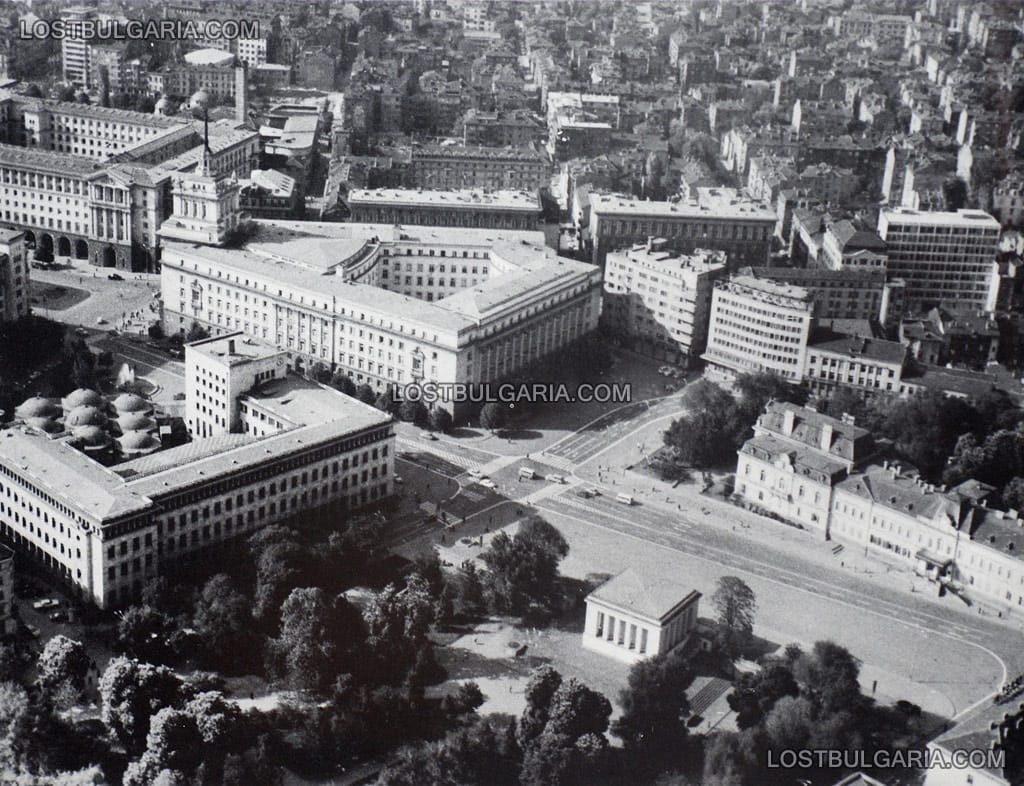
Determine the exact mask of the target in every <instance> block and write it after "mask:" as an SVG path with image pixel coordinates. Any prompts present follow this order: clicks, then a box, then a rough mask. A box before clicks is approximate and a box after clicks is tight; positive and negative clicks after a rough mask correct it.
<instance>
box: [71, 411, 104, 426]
mask: <svg viewBox="0 0 1024 786" xmlns="http://www.w3.org/2000/svg"><path fill="white" fill-rule="evenodd" d="M106 423H107V416H106V415H104V414H103V412H101V411H100V410H99V409H98V408H96V407H75V408H74V409H73V410H71V411H70V412H69V413H68V414H67V415H66V416H65V417H64V425H66V426H67V427H68V428H74V427H75V426H105V425H106Z"/></svg>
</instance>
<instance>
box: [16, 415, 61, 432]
mask: <svg viewBox="0 0 1024 786" xmlns="http://www.w3.org/2000/svg"><path fill="white" fill-rule="evenodd" d="M25 423H26V424H28V425H29V426H31V427H32V428H34V429H38V430H39V431H44V432H46V433H47V434H59V433H60V432H62V431H63V430H64V427H63V426H61V424H60V423H58V422H57V421H56V420H54V419H53V418H26V419H25Z"/></svg>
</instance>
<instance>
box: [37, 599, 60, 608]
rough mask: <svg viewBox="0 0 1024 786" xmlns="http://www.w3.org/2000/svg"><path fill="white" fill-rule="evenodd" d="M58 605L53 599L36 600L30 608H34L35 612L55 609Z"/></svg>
mask: <svg viewBox="0 0 1024 786" xmlns="http://www.w3.org/2000/svg"><path fill="white" fill-rule="evenodd" d="M59 605H60V601H59V600H55V599H54V598H43V599H42V600H37V601H36V602H35V603H33V604H32V608H34V609H35V610H36V611H45V610H46V609H55V608H57V607H58V606H59Z"/></svg>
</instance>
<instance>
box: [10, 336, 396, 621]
mask: <svg viewBox="0 0 1024 786" xmlns="http://www.w3.org/2000/svg"><path fill="white" fill-rule="evenodd" d="M288 366H289V364H288V358H287V356H286V354H285V353H284V352H282V351H281V350H279V349H277V348H276V347H274V346H272V345H270V344H267V343H266V342H264V341H258V340H256V339H254V338H252V337H250V336H247V335H245V334H244V333H232V334H226V335H224V336H221V337H218V338H211V339H207V340H205V341H200V342H197V343H194V344H190V345H188V346H187V347H186V350H185V374H186V420H187V425H188V428H189V431H190V433H191V439H190V440H189V441H187V442H185V443H184V444H181V445H177V446H173V447H170V446H165V444H163V442H164V440H165V439H167V436H166V432H165V431H164V429H162V428H161V425H162V424H164V423H166V422H167V421H166V418H165V417H163V416H162V415H161V413H159V412H158V411H155V410H154V407H153V405H152V404H151V403H150V402H148V401H146V400H145V399H142V398H141V397H139V396H135V395H131V394H121V395H119V396H117V397H105V396H101V395H100V394H98V393H96V392H95V391H90V390H77V391H74V392H73V393H71V394H70V395H68V396H67V397H65V398H64V399H63V400H61V401H56V400H50V399H46V398H41V397H34V398H32V399H29V400H28V401H26V402H24V403H23V404H22V405H21V406H20V407H18V408H17V410H16V412H15V421H14V424H13V425H11V426H9V427H7V428H5V429H3V430H2V431H0V537H2V539H3V541H4V542H6V543H8V544H10V545H11V546H12V547H13V548H14V549H15V550H16V551H18V552H20V553H22V554H24V555H25V556H26V557H28V558H30V559H32V560H33V561H35V562H37V563H39V564H41V565H43V566H44V567H45V568H47V569H48V570H49V571H50V572H52V573H53V574H54V575H56V576H57V577H58V578H60V579H61V580H63V581H64V582H65V583H66V584H67V586H68V587H69V588H70V589H71V590H72V591H73V592H75V593H76V594H78V595H79V596H80V597H82V598H83V599H86V600H90V601H92V602H94V603H96V604H97V605H99V606H101V607H110V606H116V605H122V604H124V603H127V602H128V601H129V600H131V599H132V598H134V597H136V596H137V595H138V593H139V592H140V590H141V589H142V587H143V586H144V584H145V582H146V581H148V580H149V579H152V578H153V577H155V576H157V575H159V574H160V573H161V572H163V571H166V570H167V569H168V568H169V567H171V566H174V565H175V564H176V563H180V562H182V561H189V560H193V559H196V558H197V557H198V556H199V555H200V554H202V553H203V552H204V551H206V550H208V549H210V548H211V547H213V546H216V545H218V544H221V543H224V542H226V541H230V540H232V539H235V538H241V537H246V536H248V535H250V534H252V533H253V532H255V531H256V530H258V529H260V528H262V527H265V526H267V525H269V524H272V523H275V522H278V521H282V520H285V519H292V520H295V517H307V518H308V517H311V516H330V517H331V519H332V520H338V519H339V518H340V517H342V516H344V515H345V514H346V512H348V511H353V510H357V509H359V508H362V507H365V506H367V505H373V504H374V503H376V502H380V501H381V500H383V499H385V498H386V497H387V496H388V495H389V494H390V493H391V491H392V490H393V486H392V483H393V481H392V478H393V477H394V433H393V426H392V424H391V416H390V415H388V414H386V413H384V412H381V411H380V410H378V409H376V408H374V407H371V406H368V405H366V404H363V403H361V402H360V401H358V400H356V399H354V398H351V397H349V396H345V395H343V394H341V393H339V392H337V391H336V390H333V389H331V388H328V387H324V386H321V385H317V384H315V383H312V382H309V381H308V380H306V379H304V378H302V377H299V376H297V375H295V374H289V373H288ZM0 617H2V615H0Z"/></svg>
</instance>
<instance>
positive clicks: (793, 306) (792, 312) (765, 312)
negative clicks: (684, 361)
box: [704, 276, 814, 385]
mask: <svg viewBox="0 0 1024 786" xmlns="http://www.w3.org/2000/svg"><path fill="white" fill-rule="evenodd" d="M813 318H814V298H813V297H812V295H811V294H810V292H808V291H807V290H806V289H803V288H802V287H794V286H789V285H786V284H778V283H776V282H774V281H769V280H766V279H759V278H754V277H753V276H735V277H733V278H732V279H731V280H729V281H720V282H718V283H716V284H715V290H714V293H713V295H712V299H711V324H710V326H709V328H708V346H707V350H706V351H705V352H704V360H706V361H707V362H708V365H709V370H712V371H713V372H715V373H719V374H722V375H724V376H726V377H733V376H735V375H737V374H748V373H758V372H762V371H770V372H773V373H775V374H778V375H779V376H781V377H782V378H783V379H785V380H786V381H787V382H791V383H793V384H794V385H797V384H799V383H800V382H801V381H802V379H803V375H804V366H805V363H806V356H807V341H808V337H809V336H810V332H811V327H812V323H813Z"/></svg>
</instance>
